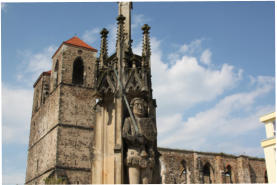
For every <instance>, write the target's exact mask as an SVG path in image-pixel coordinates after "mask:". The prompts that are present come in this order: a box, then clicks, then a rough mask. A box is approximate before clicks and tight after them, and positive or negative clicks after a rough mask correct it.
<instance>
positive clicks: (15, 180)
mask: <svg viewBox="0 0 277 185" xmlns="http://www.w3.org/2000/svg"><path fill="white" fill-rule="evenodd" d="M24 182H25V174H24V173H19V172H18V173H14V172H13V173H10V174H3V184H22V185H23V184H24Z"/></svg>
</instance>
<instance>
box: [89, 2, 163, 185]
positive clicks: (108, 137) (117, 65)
mask: <svg viewBox="0 0 277 185" xmlns="http://www.w3.org/2000/svg"><path fill="white" fill-rule="evenodd" d="M131 9H132V3H130V2H120V3H119V15H118V17H117V25H118V28H117V42H116V52H115V53H114V54H113V55H111V56H110V57H108V54H107V35H108V31H107V30H106V29H105V28H104V29H103V30H102V31H101V38H102V41H101V49H100V58H99V60H98V61H97V62H96V66H95V69H96V70H95V89H96V90H97V93H98V99H99V102H98V104H97V105H96V107H95V109H96V110H95V111H96V130H95V133H96V134H95V139H94V141H95V145H94V146H95V147H94V161H93V163H92V182H93V183H135V184H138V183H152V182H153V181H154V179H155V178H152V174H153V173H154V169H158V168H155V165H158V163H159V162H158V152H157V129H156V114H155V112H156V110H155V107H156V103H155V100H154V99H153V98H152V88H151V63H150V54H151V52H150V41H149V30H150V27H149V26H148V25H144V26H143V27H142V30H143V49H142V54H141V56H139V55H136V54H134V53H133V52H132V47H131V43H132V40H131V27H130V25H131V23H130V21H131Z"/></svg>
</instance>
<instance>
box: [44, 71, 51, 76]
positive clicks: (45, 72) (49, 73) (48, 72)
mask: <svg viewBox="0 0 277 185" xmlns="http://www.w3.org/2000/svg"><path fill="white" fill-rule="evenodd" d="M43 74H46V75H51V70H49V71H44V72H43Z"/></svg>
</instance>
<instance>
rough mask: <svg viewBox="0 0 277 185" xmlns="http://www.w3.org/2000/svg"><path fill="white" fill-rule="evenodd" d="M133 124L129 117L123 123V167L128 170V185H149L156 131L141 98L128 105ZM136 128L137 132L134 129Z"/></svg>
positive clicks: (145, 104) (153, 159) (153, 160)
mask: <svg viewBox="0 0 277 185" xmlns="http://www.w3.org/2000/svg"><path fill="white" fill-rule="evenodd" d="M130 107H131V108H132V111H133V114H134V118H135V122H133V121H132V119H131V117H128V118H126V119H125V121H124V125H123V139H124V141H125V143H126V145H127V157H126V159H125V165H126V166H127V168H128V175H129V183H130V184H140V183H143V184H149V183H151V181H152V175H153V167H154V165H155V148H154V147H155V142H156V138H157V129H156V126H155V121H154V119H153V118H151V117H148V115H147V109H148V105H147V103H146V102H145V100H143V99H142V98H134V99H132V101H131V103H130ZM135 127H137V131H136V128H135Z"/></svg>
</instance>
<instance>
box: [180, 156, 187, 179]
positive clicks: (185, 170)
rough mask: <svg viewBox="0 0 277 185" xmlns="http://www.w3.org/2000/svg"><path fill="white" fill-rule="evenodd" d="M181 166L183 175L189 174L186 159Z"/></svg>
mask: <svg viewBox="0 0 277 185" xmlns="http://www.w3.org/2000/svg"><path fill="white" fill-rule="evenodd" d="M181 165H182V173H181V175H182V174H186V173H187V165H186V161H185V160H184V159H183V160H182V161H181Z"/></svg>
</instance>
